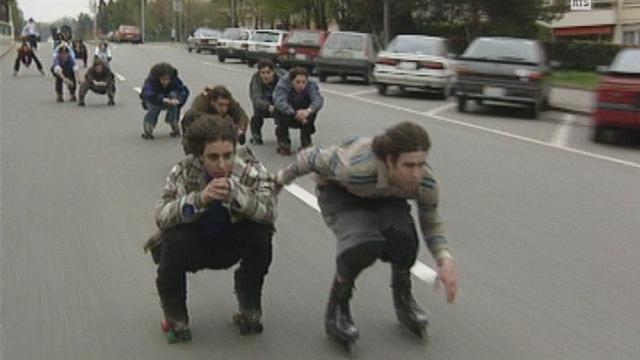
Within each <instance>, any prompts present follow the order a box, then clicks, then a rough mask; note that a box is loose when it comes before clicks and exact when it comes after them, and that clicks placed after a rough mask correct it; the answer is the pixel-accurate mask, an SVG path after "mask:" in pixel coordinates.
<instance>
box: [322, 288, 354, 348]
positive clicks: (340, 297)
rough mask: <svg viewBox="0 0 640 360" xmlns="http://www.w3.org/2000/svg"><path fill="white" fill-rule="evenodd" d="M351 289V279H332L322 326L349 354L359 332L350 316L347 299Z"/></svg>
mask: <svg viewBox="0 0 640 360" xmlns="http://www.w3.org/2000/svg"><path fill="white" fill-rule="evenodd" d="M352 290H353V282H352V281H342V282H341V281H338V279H337V277H336V279H334V281H333V287H332V289H331V295H329V303H328V304H327V311H326V313H325V317H324V328H325V332H326V333H327V336H329V338H330V339H331V340H332V341H334V342H335V343H336V344H338V346H340V348H341V349H342V350H343V351H344V352H346V353H347V354H348V355H350V354H351V353H352V352H353V345H354V344H355V342H356V340H358V337H359V336H360V333H359V331H358V329H357V328H356V326H355V325H354V323H353V319H352V318H351V309H350V308H349V299H350V298H351V292H352Z"/></svg>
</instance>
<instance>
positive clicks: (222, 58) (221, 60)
mask: <svg viewBox="0 0 640 360" xmlns="http://www.w3.org/2000/svg"><path fill="white" fill-rule="evenodd" d="M225 60H226V59H225V57H224V56H220V55H218V61H220V62H221V63H223V62H224V61H225Z"/></svg>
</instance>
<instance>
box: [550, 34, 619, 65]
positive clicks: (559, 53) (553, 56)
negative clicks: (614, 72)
mask: <svg viewBox="0 0 640 360" xmlns="http://www.w3.org/2000/svg"><path fill="white" fill-rule="evenodd" d="M545 47H546V50H547V57H548V58H549V60H555V61H560V62H561V63H562V65H561V69H562V70H579V71H595V70H596V68H597V67H598V66H599V65H606V66H609V65H610V64H611V62H612V61H613V58H614V57H615V56H616V54H617V53H618V51H620V49H622V46H620V45H616V44H608V43H596V42H589V41H572V42H569V41H567V42H565V41H558V42H547V43H545Z"/></svg>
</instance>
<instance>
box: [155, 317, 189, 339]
mask: <svg viewBox="0 0 640 360" xmlns="http://www.w3.org/2000/svg"><path fill="white" fill-rule="evenodd" d="M160 328H161V329H162V332H163V333H165V336H166V337H167V342H168V343H169V344H175V343H179V342H189V341H191V329H189V323H187V322H186V321H180V320H178V321H174V320H170V319H164V320H162V322H161V323H160Z"/></svg>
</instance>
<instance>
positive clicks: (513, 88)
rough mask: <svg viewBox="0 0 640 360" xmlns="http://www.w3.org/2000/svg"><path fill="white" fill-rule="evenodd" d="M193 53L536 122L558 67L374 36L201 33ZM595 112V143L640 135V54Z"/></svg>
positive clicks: (624, 55) (523, 51)
mask: <svg viewBox="0 0 640 360" xmlns="http://www.w3.org/2000/svg"><path fill="white" fill-rule="evenodd" d="M188 46H189V51H192V50H195V51H197V52H202V51H210V52H212V53H215V54H217V56H218V59H219V61H220V62H224V61H226V59H231V58H235V59H240V60H241V61H243V62H246V63H247V64H248V65H249V66H253V65H254V64H255V63H256V62H257V61H258V60H259V59H261V58H270V59H272V60H273V61H274V62H275V63H277V64H278V65H279V66H281V67H283V68H287V69H288V68H290V67H292V66H303V67H307V68H308V69H309V70H310V71H311V72H313V73H315V74H316V75H317V76H318V78H319V80H320V81H321V82H325V81H327V78H328V77H330V76H338V77H340V78H341V79H342V80H343V81H344V80H346V78H347V77H349V76H357V77H360V78H361V79H363V82H364V83H365V84H370V83H371V84H374V85H376V86H377V88H378V92H379V93H380V94H381V95H385V94H387V89H388V88H389V87H391V86H396V87H400V89H402V90H404V89H418V90H423V91H428V92H431V93H436V94H437V95H439V96H440V97H441V98H443V99H446V98H448V97H449V96H450V95H454V94H455V95H457V96H456V101H457V109H458V111H459V112H466V111H468V110H469V109H470V108H469V106H468V104H469V102H474V103H475V104H478V105H482V104H484V103H485V102H488V103H492V104H495V103H509V104H517V105H521V106H523V107H525V108H526V110H527V113H528V115H529V116H530V117H532V118H537V117H538V116H539V114H540V112H541V111H543V110H545V109H546V108H547V107H548V106H549V95H550V91H551V82H550V76H551V73H552V71H553V69H554V68H556V67H558V66H560V65H561V64H559V63H557V62H553V61H549V59H548V58H547V55H546V53H545V50H544V48H543V46H542V45H541V44H540V43H539V42H538V41H536V40H530V39H520V38H511V37H479V38H476V39H475V40H474V41H473V42H472V43H471V44H470V45H469V46H468V47H467V48H466V50H465V51H464V52H463V53H462V54H461V55H456V54H453V53H452V52H451V51H450V49H449V44H448V42H447V40H446V39H444V38H441V37H434V36H425V35H398V36H396V37H395V38H394V39H393V40H392V41H391V42H390V43H389V44H388V46H387V47H386V48H384V49H381V48H380V46H379V45H378V42H377V41H376V39H375V37H374V36H373V35H371V34H366V33H357V32H345V31H334V32H326V31H319V30H292V31H290V32H286V31H282V30H249V29H241V28H229V29H226V30H225V31H224V32H220V31H217V30H211V29H204V28H201V29H198V30H196V31H195V32H193V33H192V34H191V36H190V37H189V45H188ZM600 71H601V72H602V73H603V75H605V76H603V78H602V83H601V85H600V86H599V88H598V103H597V104H594V108H595V109H596V110H595V112H594V121H595V126H594V129H595V130H594V139H595V140H596V141H600V140H601V139H602V138H603V133H604V132H606V131H607V130H609V129H611V128H612V127H620V126H624V127H636V128H640V49H626V50H623V51H622V52H621V53H620V54H619V55H618V56H617V57H616V59H615V60H614V62H613V63H612V65H611V66H610V67H608V68H601V69H600Z"/></svg>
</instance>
